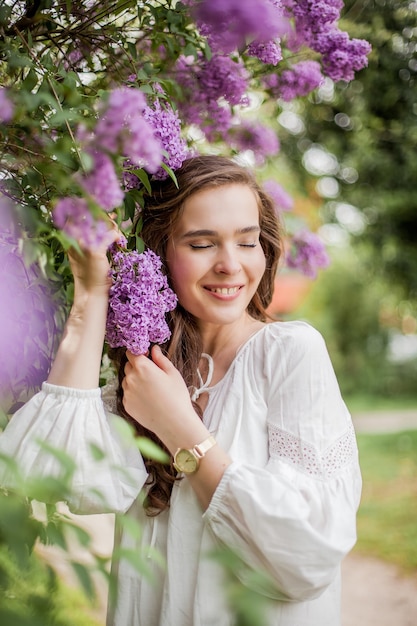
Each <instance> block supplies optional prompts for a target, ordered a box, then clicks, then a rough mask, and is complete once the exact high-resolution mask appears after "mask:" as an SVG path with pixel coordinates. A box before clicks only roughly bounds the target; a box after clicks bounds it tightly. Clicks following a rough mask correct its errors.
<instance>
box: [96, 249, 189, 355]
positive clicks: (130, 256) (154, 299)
mask: <svg viewBox="0 0 417 626" xmlns="http://www.w3.org/2000/svg"><path fill="white" fill-rule="evenodd" d="M110 252H111V270H110V276H111V279H112V285H111V287H110V297H109V308H108V313H107V323H106V341H107V343H108V344H109V346H110V347H112V348H118V347H126V348H127V349H128V350H130V351H131V352H133V354H146V352H147V351H148V350H149V346H150V344H151V343H164V342H165V341H167V340H168V339H169V338H170V336H171V333H170V330H169V328H168V325H167V323H166V319H165V314H166V313H168V311H172V309H174V308H175V306H176V304H177V297H176V295H175V293H174V292H173V291H172V289H170V288H169V286H168V281H167V278H166V276H165V275H164V274H163V273H162V272H161V267H162V263H161V259H160V258H159V256H158V255H156V254H155V253H154V252H152V251H151V250H146V251H145V252H143V253H142V254H139V253H138V252H136V251H133V252H128V251H127V250H121V249H120V246H119V247H116V246H112V247H111V248H110Z"/></svg>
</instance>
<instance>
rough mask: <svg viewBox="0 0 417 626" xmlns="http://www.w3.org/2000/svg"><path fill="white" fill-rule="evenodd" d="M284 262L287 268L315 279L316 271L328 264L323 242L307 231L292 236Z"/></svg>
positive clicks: (328, 260)
mask: <svg viewBox="0 0 417 626" xmlns="http://www.w3.org/2000/svg"><path fill="white" fill-rule="evenodd" d="M285 260H286V264H287V267H291V268H293V269H296V270H299V271H300V272H302V273H303V274H304V275H305V276H308V277H309V278H316V276H317V270H318V269H319V268H325V267H327V266H328V265H329V263H330V259H329V256H328V254H327V252H326V249H325V247H324V244H323V242H322V241H321V239H320V238H319V237H318V236H317V235H316V234H315V233H312V232H310V231H308V230H301V231H299V232H298V233H296V234H295V235H294V236H293V238H292V241H291V248H290V250H289V251H288V252H287V254H286V259H285Z"/></svg>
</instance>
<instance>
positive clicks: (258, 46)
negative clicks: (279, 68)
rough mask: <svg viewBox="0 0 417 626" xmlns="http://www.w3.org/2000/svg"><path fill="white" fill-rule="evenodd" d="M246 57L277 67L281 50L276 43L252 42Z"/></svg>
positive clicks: (280, 57)
mask: <svg viewBox="0 0 417 626" xmlns="http://www.w3.org/2000/svg"><path fill="white" fill-rule="evenodd" d="M248 55H249V56H251V57H257V58H258V59H259V60H260V61H262V63H268V64H269V65H278V63H279V62H280V61H281V60H282V50H281V46H280V44H279V42H278V41H266V42H265V43H262V42H257V41H253V42H252V43H251V44H249V46H248Z"/></svg>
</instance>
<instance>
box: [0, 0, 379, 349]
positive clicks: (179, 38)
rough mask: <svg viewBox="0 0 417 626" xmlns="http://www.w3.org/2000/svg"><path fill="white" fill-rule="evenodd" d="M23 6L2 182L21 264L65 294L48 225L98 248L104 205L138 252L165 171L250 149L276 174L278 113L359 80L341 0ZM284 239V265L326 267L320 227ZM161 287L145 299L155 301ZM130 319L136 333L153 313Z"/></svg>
mask: <svg viewBox="0 0 417 626" xmlns="http://www.w3.org/2000/svg"><path fill="white" fill-rule="evenodd" d="M29 4H30V3H29ZM29 4H28V3H24V2H9V3H7V5H8V8H7V10H6V11H3V13H2V15H1V29H2V33H5V34H7V36H6V35H5V36H4V37H1V38H0V70H1V75H2V77H3V78H4V81H3V86H2V88H0V135H1V139H2V144H3V150H2V154H3V156H4V159H2V164H1V165H0V168H1V169H0V177H1V187H2V189H3V190H4V191H5V193H6V194H7V195H8V196H9V197H10V198H12V199H13V200H15V202H16V205H19V206H20V205H21V206H22V207H23V208H24V210H25V211H27V213H28V215H30V218H31V228H30V229H28V230H30V234H28V235H27V237H26V239H27V241H26V244H25V245H26V259H25V260H26V261H27V263H28V264H29V265H30V264H31V263H35V264H36V263H37V264H38V265H39V267H41V268H42V271H44V272H46V273H47V274H48V275H49V276H50V277H51V281H52V280H55V278H54V277H55V274H54V273H56V274H57V275H59V276H63V277H64V286H63V288H62V289H63V293H64V296H65V299H66V300H67V301H68V302H70V300H71V285H70V282H71V278H69V276H68V275H69V272H68V267H67V266H66V261H65V256H64V255H63V250H62V245H64V246H66V245H67V244H68V241H67V242H65V238H64V237H61V236H60V235H59V233H57V229H58V230H59V229H61V230H62V231H64V232H65V233H66V234H67V236H68V237H70V238H71V239H75V240H77V241H78V242H79V243H80V245H81V246H82V247H85V248H94V247H95V246H97V245H100V246H103V245H106V244H107V243H108V242H109V240H110V235H109V226H108V224H109V215H108V214H110V217H111V218H112V219H114V220H116V221H117V223H118V224H119V225H120V226H121V228H122V230H124V232H125V234H126V235H127V236H128V240H129V245H130V247H132V246H133V245H134V243H133V242H134V241H135V240H136V239H137V238H136V237H130V228H131V224H132V222H133V220H134V218H135V216H136V215H137V213H138V212H140V210H141V207H142V206H143V202H144V194H145V192H146V193H152V184H153V181H154V180H155V179H161V178H164V177H166V176H167V175H172V176H173V177H174V176H175V170H176V169H177V168H178V167H180V165H181V164H182V162H183V161H184V159H185V158H186V157H187V155H188V154H190V153H196V152H199V151H200V152H203V153H207V152H216V153H219V152H221V153H224V154H228V155H230V156H232V157H237V156H239V155H240V154H241V153H242V152H245V158H247V159H248V160H251V162H252V165H253V166H255V167H256V168H257V169H259V170H260V171H259V174H260V178H261V179H262V178H263V177H264V174H265V175H268V176H271V175H272V176H273V170H272V167H278V166H279V163H278V160H277V165H275V163H274V161H273V159H274V157H276V155H277V154H278V152H279V150H281V152H282V153H283V158H285V149H286V146H285V142H284V143H283V144H282V145H281V143H282V142H281V141H280V137H279V126H278V124H277V123H276V122H275V120H276V119H277V117H278V116H279V115H280V113H281V112H282V111H283V110H284V109H285V108H286V107H290V106H291V102H292V101H293V100H294V99H295V98H305V97H306V96H307V95H308V94H309V93H310V92H312V91H313V90H315V89H316V88H317V87H318V86H319V85H320V84H321V81H322V80H323V78H326V77H327V78H330V79H331V80H333V81H336V80H344V81H349V80H352V78H353V77H354V75H355V73H356V72H358V71H359V70H361V69H362V68H364V67H366V64H367V55H368V54H369V50H370V47H369V44H368V43H367V42H366V41H363V40H358V39H351V38H350V36H349V34H348V32H345V31H342V30H340V28H339V20H340V15H341V10H342V7H343V3H342V1H341V0H314V1H313V0H245V1H243V0H227V1H226V0H183V1H182V2H176V3H171V2H164V1H162V2H158V3H153V2H152V3H150V2H142V3H140V5H138V4H137V3H136V2H126V3H119V2H117V0H102V2H101V3H98V2H95V1H93V2H91V1H90V0H77V2H70V3H56V2H47V3H40V4H39V3H35V5H36V6H34V7H32V5H30V6H29ZM139 7H140V10H138V8H139ZM32 10H33V11H35V14H34V15H32V14H29V15H28V12H29V11H32ZM50 25H53V29H50V28H49V26H50ZM35 68H36V69H35ZM287 103H290V104H289V105H287ZM284 136H285V135H284ZM269 166H271V170H269V172H268V174H266V173H267V167H269ZM271 171H272V174H271ZM266 187H269V191H270V194H271V195H272V196H273V197H274V198H275V204H276V207H277V210H278V211H280V212H283V211H287V210H289V209H290V206H291V204H292V199H291V198H290V196H289V195H288V193H287V192H286V191H285V190H284V189H282V187H281V188H280V187H279V186H277V183H276V185H275V187H274V188H272V187H271V185H270V184H269V185H266ZM288 225H289V230H290V232H289V237H290V240H291V223H290V220H289V219H288ZM137 237H139V238H140V233H137ZM293 240H294V243H293V247H292V252H291V253H290V254H289V255H288V258H287V263H288V265H289V266H290V267H294V268H295V269H297V271H302V272H305V273H307V274H308V275H310V276H313V275H315V272H314V271H313V270H312V266H313V265H314V263H315V267H320V266H324V265H325V261H324V253H323V254H322V255H321V256H320V252H319V246H318V244H317V245H316V244H315V243H314V241H315V240H314V236H313V235H311V237H310V238H309V235H308V234H307V233H305V234H304V236H303V237H301V235H299V234H296V235H295V236H294V238H293ZM138 243H139V245H141V242H140V241H139V242H138ZM142 244H143V242H142ZM140 249H142V248H140ZM148 253H149V254H150V251H147V253H146V254H145V256H144V257H141V261H140V264H139V263H138V264H137V266H135V267H136V270H135V272H136V273H135V272H134V273H133V274H132V273H130V274H129V272H128V271H127V270H126V267H127V266H128V265H129V263H131V262H133V261H131V259H130V260H129V255H128V254H127V252H126V251H125V252H124V256H123V259H124V262H123V264H122V265H120V272H121V274H122V275H123V276H124V279H123V280H124V281H125V282H126V284H128V283H129V280H131V279H132V280H133V277H134V278H135V281H136V279H137V276H139V275H140V276H142V274H141V273H140V271H141V270H140V271H139V265H142V264H145V266H146V267H148V266H149V267H150V263H151V261H150V257H149V254H148ZM132 254H138V253H135V252H134V251H133V252H132ZM154 261H155V260H154ZM313 261H314V263H313ZM320 263H321V265H320ZM115 268H116V266H115ZM147 271H148V270H146V271H145V270H144V272H145V273H144V274H143V277H144V279H145V277H146V275H147V274H146V272H147ZM150 271H151V270H149V272H150ZM114 272H116V269H114ZM149 272H148V273H149ZM156 272H157V270H156V269H155V271H154V274H155V273H156ZM129 277H130V278H129ZM141 280H142V279H140V280H139V282H140V281H141ZM142 282H143V281H142ZM157 284H159V283H157ZM115 285H116V283H115ZM117 285H118V286H117V288H116V286H115V293H120V294H121V293H122V285H121V283H120V284H119V283H117ZM135 289H136V291H135V293H136V294H138V293H139V292H138V288H135ZM165 291H166V290H165V288H162V289H160V290H159V291H157V293H158V294H159V295H158V296H156V295H155V294H154V295H153V296H152V298H155V307H156V309H157V310H162V309H163V308H164V306H163V305H162V304H161V303H160V299H161V298H162V296H161V293H165ZM144 293H145V292H144ZM167 293H168V292H167ZM144 297H145V300H144V301H143V302H145V303H146V302H148V303H149V298H151V295H150V294H149V293H148V292H146V295H145V296H144ZM114 302H116V299H115V300H114ZM158 303H159V304H158ZM171 304H172V302H171ZM136 305H137V306H138V307H139V304H137V301H135V306H136ZM129 306H130V305H129ZM132 306H133V305H132ZM141 306H142V305H141ZM158 307H159V308H158ZM148 308H149V307H148ZM116 309H117V306H116ZM116 309H115V310H116ZM127 310H128V307H126V306H124V307H123V306H122V307H121V308H119V313H120V314H123V315H124V317H123V319H124V320H125V329H126V328H127V326H128V324H130V322H131V321H132V319H133V318H132V319H131V318H130V317H129V315H128V313H127ZM140 311H141V312H142V313H143V315H145V313H146V305H143V306H142V308H140ZM113 314H114V312H113V313H112V315H113ZM158 319H159V318H158ZM126 320H127V321H126ZM135 324H136V327H135V328H136V331H137V332H136V331H135V337H137V341H140V337H139V335H140V333H142V332H144V331H145V327H147V326H149V325H150V322H149V320H148V321H147V322H146V323H145V322H143V321H142V322H140V321H138V319H135ZM158 324H159V325H158ZM154 328H155V330H154V335H153V337H152V338H151V339H150V341H164V340H165V338H166V336H167V335H166V329H164V327H163V324H162V322H160V323H159V322H158V323H156V326H155V327H154ZM158 328H159V331H158V330H157V329H158ZM138 329H140V332H139V330H138ZM161 329H162V330H161ZM158 333H159V334H158ZM158 337H159V339H158ZM130 339H132V337H130ZM146 341H147V340H146ZM141 349H143V346H142V347H141Z"/></svg>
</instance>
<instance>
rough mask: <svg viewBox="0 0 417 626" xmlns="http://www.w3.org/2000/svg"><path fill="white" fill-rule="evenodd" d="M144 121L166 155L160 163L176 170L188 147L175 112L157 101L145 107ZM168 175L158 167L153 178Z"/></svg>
mask: <svg viewBox="0 0 417 626" xmlns="http://www.w3.org/2000/svg"><path fill="white" fill-rule="evenodd" d="M143 117H144V119H145V120H146V121H147V122H148V123H149V124H150V126H151V127H152V128H153V132H154V136H155V137H156V139H157V140H159V142H160V144H161V146H162V148H163V150H164V151H165V152H167V153H168V156H164V157H163V159H162V161H163V163H165V164H166V165H168V167H170V168H171V169H172V170H176V169H178V168H179V167H181V165H182V164H183V162H184V161H185V159H186V158H187V156H188V152H189V151H188V147H187V144H186V142H185V141H184V139H183V138H182V137H181V120H180V119H179V117H178V114H177V113H176V111H174V110H173V109H172V108H171V107H170V106H169V104H164V106H163V107H162V106H161V103H160V101H159V100H156V101H155V103H154V104H153V105H152V107H150V106H146V107H145V110H144V112H143ZM167 176H168V174H167V173H166V171H165V170H164V169H163V168H162V167H160V168H159V169H158V170H157V171H156V172H154V178H156V179H159V180H163V179H164V178H166V177H167Z"/></svg>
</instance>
